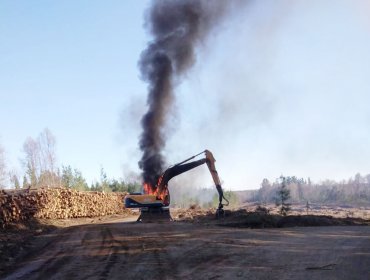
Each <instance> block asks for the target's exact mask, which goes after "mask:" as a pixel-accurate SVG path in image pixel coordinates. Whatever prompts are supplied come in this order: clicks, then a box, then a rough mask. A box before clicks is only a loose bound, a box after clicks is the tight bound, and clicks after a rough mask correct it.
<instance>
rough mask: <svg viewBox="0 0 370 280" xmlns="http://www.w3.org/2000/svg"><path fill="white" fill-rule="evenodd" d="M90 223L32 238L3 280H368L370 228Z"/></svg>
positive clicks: (63, 226)
mask: <svg viewBox="0 0 370 280" xmlns="http://www.w3.org/2000/svg"><path fill="white" fill-rule="evenodd" d="M135 219H136V217H119V216H116V217H110V218H105V219H102V220H100V221H99V220H98V221H96V220H92V219H90V220H89V221H88V222H89V224H83V225H79V224H78V223H77V222H75V223H76V225H72V226H67V225H68V223H66V224H63V222H60V223H61V224H60V225H59V226H61V227H60V228H58V229H56V230H53V231H51V232H47V233H45V234H41V235H39V236H37V237H36V238H34V239H33V240H32V242H31V243H30V244H29V246H28V250H27V253H25V254H23V256H21V257H20V258H19V259H18V260H17V264H16V265H14V266H13V267H11V268H10V269H8V270H7V271H6V273H5V274H3V279H30V280H31V279H370V227H369V226H328V227H296V228H270V229H249V228H235V227H227V226H223V227H221V226H217V225H215V224H214V223H212V222H210V223H202V222H178V221H177V222H169V223H146V224H145V223H142V224H140V223H135V222H134V221H135Z"/></svg>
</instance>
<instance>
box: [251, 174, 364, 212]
mask: <svg viewBox="0 0 370 280" xmlns="http://www.w3.org/2000/svg"><path fill="white" fill-rule="evenodd" d="M282 177H283V176H282ZM280 178H281V177H280ZM284 178H285V181H284V184H285V185H286V188H287V189H288V190H289V192H290V202H291V203H307V202H309V203H322V204H338V203H340V204H344V205H368V204H369V203H370V174H368V175H364V176H363V175H361V174H360V173H357V174H356V175H355V176H354V177H353V178H349V179H348V180H342V181H340V182H336V181H334V180H325V181H323V182H320V183H313V182H312V181H311V180H310V178H307V179H304V178H297V177H296V176H284ZM280 187H281V180H280V179H276V180H275V182H272V183H271V182H270V181H269V180H268V179H263V181H262V183H261V187H260V189H259V190H258V191H256V192H255V193H254V195H252V196H251V197H249V199H248V200H249V201H260V202H262V203H275V202H276V199H277V197H276V193H277V191H278V190H279V188H280Z"/></svg>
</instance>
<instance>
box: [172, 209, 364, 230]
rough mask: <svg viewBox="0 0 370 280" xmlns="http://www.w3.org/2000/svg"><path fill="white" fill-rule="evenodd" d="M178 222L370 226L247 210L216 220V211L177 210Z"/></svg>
mask: <svg viewBox="0 0 370 280" xmlns="http://www.w3.org/2000/svg"><path fill="white" fill-rule="evenodd" d="M172 216H173V218H174V220H176V221H182V222H191V223H206V224H207V223H208V224H216V225H220V226H230V227H239V228H282V227H306V226H340V225H369V224H370V221H368V220H364V219H360V218H349V217H347V218H336V217H332V216H323V215H321V216H316V215H290V216H282V215H278V214H269V213H268V212H266V211H258V210H257V211H248V210H246V209H238V210H226V211H225V216H224V217H222V218H221V219H216V216H215V209H192V208H190V209H183V210H181V209H177V210H176V211H174V213H173V215H172Z"/></svg>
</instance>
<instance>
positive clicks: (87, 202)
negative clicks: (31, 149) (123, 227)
mask: <svg viewBox="0 0 370 280" xmlns="http://www.w3.org/2000/svg"><path fill="white" fill-rule="evenodd" d="M125 195H126V194H125V193H101V192H80V191H76V190H71V189H66V188H51V189H40V190H34V191H31V192H30V191H27V190H24V191H18V192H6V191H4V190H0V228H4V227H6V226H7V225H8V224H10V223H15V222H19V221H22V220H27V219H30V218H41V219H67V218H80V217H98V216H105V215H111V214H119V213H123V212H124V211H125V208H124V204H123V198H124V196H125Z"/></svg>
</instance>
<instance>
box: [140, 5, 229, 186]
mask: <svg viewBox="0 0 370 280" xmlns="http://www.w3.org/2000/svg"><path fill="white" fill-rule="evenodd" d="M227 2H229V1H222V0H220V1H202V0H155V1H153V2H152V5H151V7H150V9H149V11H148V14H147V18H146V20H147V22H146V24H147V26H148V27H149V29H150V32H151V34H152V36H153V40H152V41H151V42H150V43H149V44H148V47H147V49H146V50H144V51H143V53H142V54H141V59H140V62H139V66H140V70H141V74H142V78H143V80H144V81H146V82H147V83H148V91H149V93H148V99H147V105H148V110H147V112H146V114H145V115H144V116H143V118H142V120H141V125H142V128H143V132H142V134H141V137H140V143H139V146H140V149H141V150H142V151H143V155H142V158H141V160H140V161H139V167H140V168H141V169H142V171H143V179H144V182H147V183H150V184H151V185H152V186H155V184H156V182H157V179H158V176H159V175H160V174H161V173H162V172H163V168H164V164H165V160H164V157H163V155H162V153H161V152H162V150H163V148H164V147H165V144H166V134H165V131H164V126H165V124H166V118H167V116H168V112H169V111H170V109H171V105H172V103H173V99H174V94H173V90H174V84H175V83H176V82H178V81H179V79H180V78H181V76H182V75H183V74H184V73H185V72H186V71H187V70H188V69H189V68H190V67H191V66H192V65H193V64H194V62H195V54H194V50H195V47H196V45H197V44H198V43H199V42H201V41H202V40H203V39H205V37H206V35H207V34H208V33H209V31H210V30H211V29H212V27H213V26H214V25H215V24H216V23H217V21H218V19H220V18H221V17H222V15H223V14H224V13H225V10H226V4H225V3H227Z"/></svg>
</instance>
